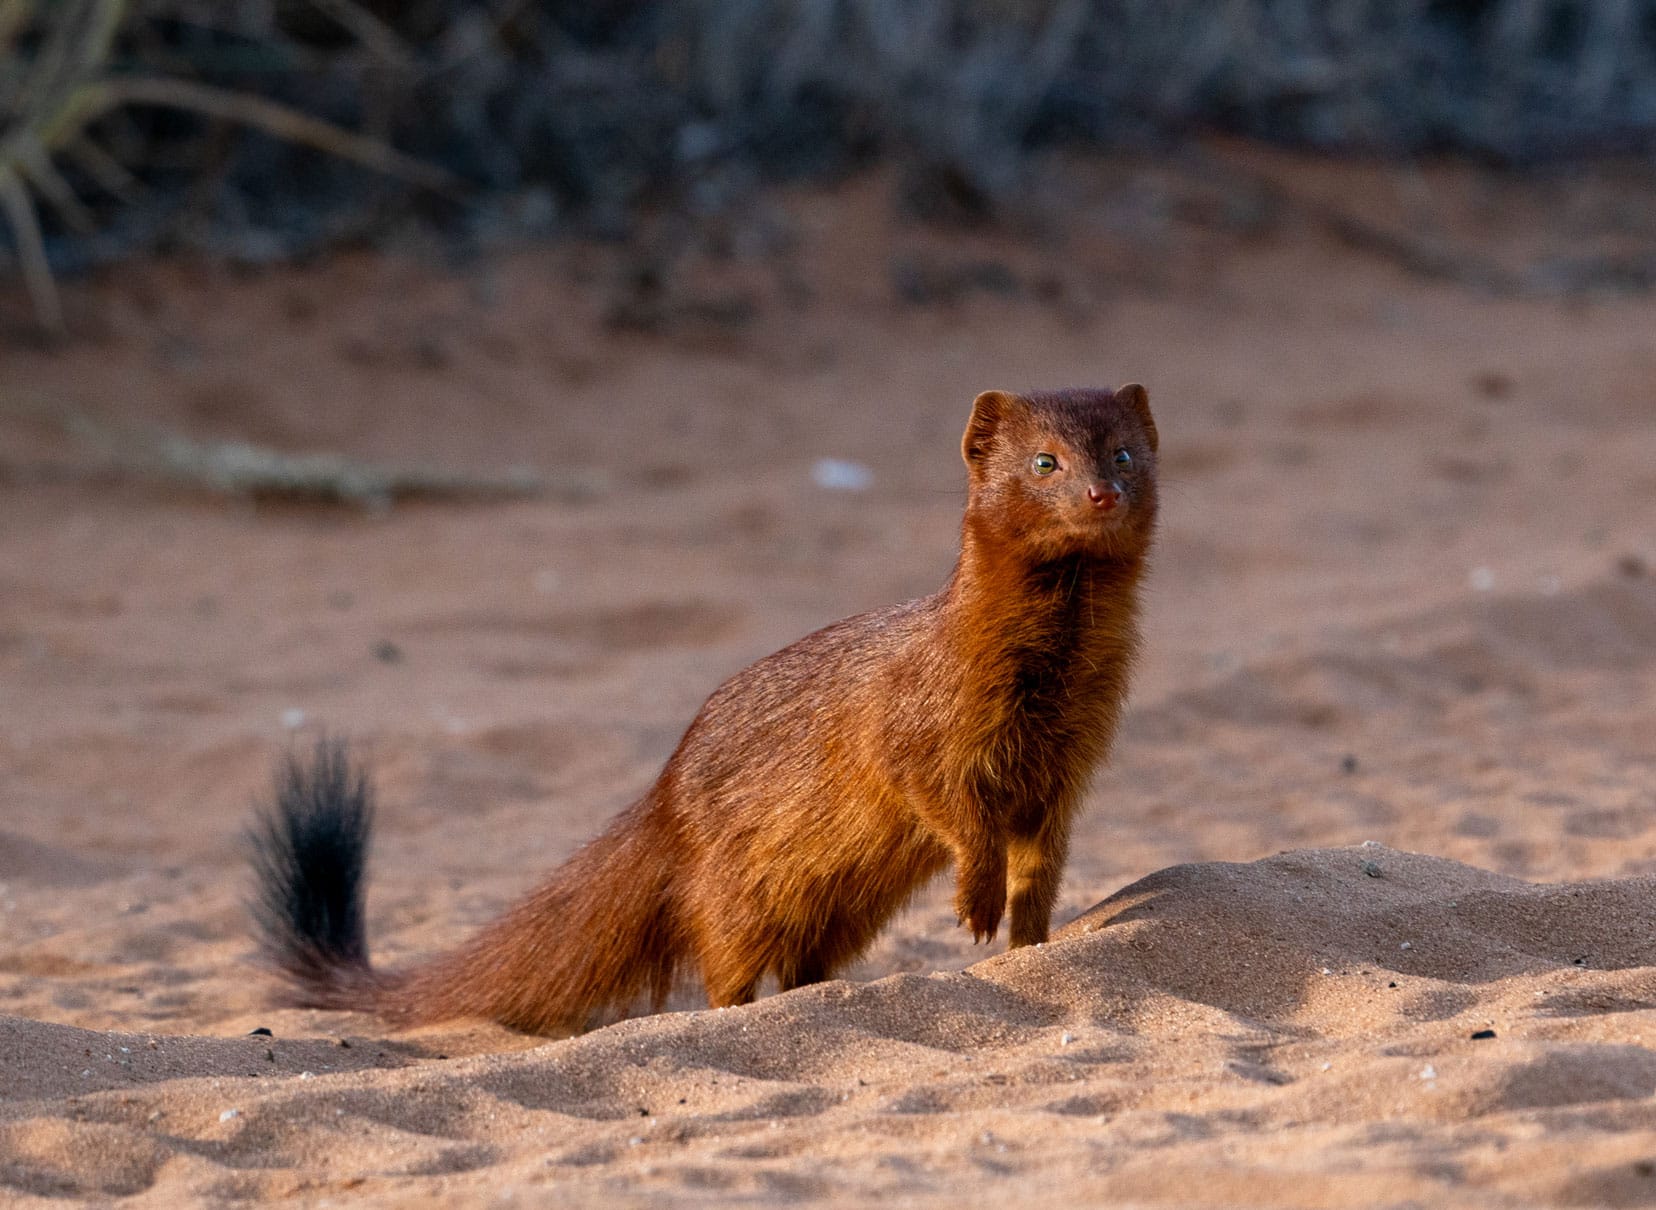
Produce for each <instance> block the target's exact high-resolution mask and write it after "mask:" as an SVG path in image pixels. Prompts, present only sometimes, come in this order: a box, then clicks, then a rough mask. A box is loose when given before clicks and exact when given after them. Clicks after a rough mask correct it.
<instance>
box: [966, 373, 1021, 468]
mask: <svg viewBox="0 0 1656 1210" xmlns="http://www.w3.org/2000/svg"><path fill="white" fill-rule="evenodd" d="M1012 398H1013V397H1012V393H1011V392H1010V391H985V392H983V394H981V395H979V396H978V397H977V398H976V399H974V400H972V418H971V419H970V420H968V421H967V422H966V436H964V437H962V438H961V440H960V456H961V457H962V458H964V459H966V465H967V466H972V465H975V464H976V463H979V462H981V461H983V459H984V458H985V457H986V456H988V453H989V447H990V445H991V444H992V442H993V439H994V436H995V430H996V429H997V428H999V427H1000V423H1001V421H1002V420H1005V419H1006V415H1007V413H1008V412H1010V411H1011V410H1012Z"/></svg>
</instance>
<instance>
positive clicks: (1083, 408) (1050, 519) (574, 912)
mask: <svg viewBox="0 0 1656 1210" xmlns="http://www.w3.org/2000/svg"><path fill="white" fill-rule="evenodd" d="M962 453H963V455H964V457H965V460H966V469H967V482H968V494H967V502H966V511H965V518H964V521H963V523H962V526H961V544H960V558H959V561H958V562H957V564H956V566H955V568H954V571H953V573H952V574H951V575H950V576H949V579H948V581H947V582H946V583H945V584H944V585H943V587H942V588H941V589H940V590H939V591H937V592H936V593H933V594H932V595H931V596H927V597H922V598H921V599H919V600H916V601H910V602H908V603H907V604H903V605H895V606H892V607H890V608H887V609H879V610H875V611H873V612H871V613H864V614H859V615H857V616H856V617H852V618H847V619H845V620H844V621H840V622H835V623H834V624H832V625H830V626H826V627H824V628H823V629H821V630H818V631H816V632H815V633H814V634H811V635H807V636H806V637H805V638H803V639H800V640H799V641H798V642H796V643H794V644H792V645H791V646H788V647H784V648H783V649H782V650H780V651H778V652H776V653H775V654H773V655H769V656H766V657H765V658H763V659H761V660H759V661H758V662H756V663H754V664H753V665H751V666H750V667H748V668H746V669H744V670H743V671H741V672H739V673H737V674H736V675H735V676H733V677H731V678H730V680H728V681H726V682H725V683H724V684H723V685H721V686H720V687H719V688H718V689H716V690H715V691H714V692H713V695H712V696H711V697H709V698H708V699H707V702H706V704H705V705H703V707H702V708H701V711H700V712H699V713H698V714H697V715H696V717H695V719H694V721H693V722H691V724H690V727H689V729H688V730H687V731H686V732H685V734H684V737H683V739H681V740H680V741H679V744H678V747H677V749H676V750H675V751H674V752H673V755H672V756H671V758H670V759H669V760H668V761H667V765H666V767H665V768H664V769H663V770H662V772H661V775H660V777H659V778H658V779H657V780H656V782H655V784H654V785H653V786H652V787H651V788H650V789H649V791H648V792H646V793H645V794H644V796H643V797H642V798H641V799H639V800H638V801H637V802H636V803H634V804H633V805H632V806H630V807H628V808H626V809H625V810H623V811H621V812H620V813H619V814H618V815H617V816H616V818H615V819H614V821H613V822H612V823H611V824H610V826H609V827H608V828H607V829H606V830H605V831H604V832H603V833H602V834H601V835H599V836H598V837H597V839H595V840H593V841H591V842H590V843H588V844H587V845H586V846H585V847H583V848H581V849H580V850H578V851H577V852H576V853H575V855H574V856H572V857H571V858H570V859H569V860H568V861H567V862H565V863H564V864H563V865H562V866H560V867H559V868H558V869H557V870H555V871H554V872H553V873H552V874H551V876H550V877H549V878H548V879H547V880H546V881H545V882H544V883H543V884H542V885H541V886H540V887H539V888H538V889H536V890H534V891H532V892H531V893H529V894H528V895H527V896H525V897H524V898H523V899H522V900H521V901H520V902H518V903H517V904H516V905H515V906H513V907H511V908H509V909H508V910H507V911H506V912H505V913H504V914H503V915H502V916H500V917H499V918H498V919H496V920H495V921H493V922H492V923H490V924H488V925H486V926H484V927H483V929H482V930H481V931H480V932H479V933H477V934H476V935H475V936H474V937H472V938H471V939H470V940H469V941H466V942H464V943H462V944H461V945H460V946H459V947H458V948H456V949H454V950H452V951H450V952H448V953H444V954H440V955H438V956H436V957H434V958H432V959H430V960H428V961H426V962H424V963H423V964H420V965H416V966H414V967H412V968H410V969H406V970H397V971H382V970H379V969H377V968H375V967H373V966H372V965H371V964H370V962H369V958H368V946H367V941H366V935H365V931H364V923H363V921H364V915H363V898H364V889H363V881H364V872H365V869H366V858H367V846H368V833H369V823H370V818H371V793H370V790H369V787H368V785H367V783H366V781H365V780H364V778H363V777H362V775H361V774H360V773H359V772H357V771H356V770H354V769H353V768H352V767H351V765H350V762H349V761H348V759H347V757H346V754H345V752H344V750H343V748H342V747H340V746H338V745H329V744H323V745H321V746H319V748H318V752H317V755H316V757H315V758H314V760H312V761H311V762H309V763H306V762H302V761H298V760H294V759H290V760H289V762H288V763H287V765H286V767H285V769H284V770H283V772H282V774H281V775H280V777H279V778H278V783H277V793H276V799H275V802H274V803H273V804H272V805H271V807H269V808H268V809H266V810H265V811H263V812H262V813H261V815H260V817H259V819H258V822H257V824H256V825H255V828H254V832H253V838H254V841H255V870H256V875H257V887H256V895H255V910H256V918H257V923H258V926H259V932H260V935H261V941H262V946H263V951H264V954H265V956H266V958H267V960H268V961H269V962H270V963H271V964H272V965H273V966H274V967H275V968H276V969H277V970H278V971H279V972H280V973H282V974H283V975H284V976H285V977H286V980H287V982H288V985H289V989H290V992H291V996H290V998H289V1002H290V1003H295V1004H299V1005H308V1006H314V1007H321V1008H342V1009H358V1010H365V1011H370V1012H374V1013H378V1014H381V1015H382V1016H384V1017H385V1018H387V1019H388V1020H389V1021H391V1022H392V1023H394V1024H398V1025H413V1024H419V1023H424V1022H431V1021H437V1020H443V1019H446V1018H452V1017H462V1016H477V1017H487V1018H492V1019H494V1020H496V1021H499V1022H501V1023H503V1024H505V1025H508V1026H511V1027H513V1028H516V1029H520V1030H524V1031H528V1032H532V1033H551V1032H568V1031H571V1030H578V1029H582V1028H586V1027H587V1026H589V1025H590V1024H592V1023H593V1022H594V1021H596V1020H599V1019H602V1018H604V1017H606V1016H609V1015H613V1014H617V1013H620V1012H625V1011H627V1010H629V1009H630V1008H632V1007H634V1006H635V1005H638V1004H640V1003H641V1002H642V1001H643V1000H644V998H645V997H648V1000H649V1003H650V1004H651V1005H652V1006H653V1007H654V1009H655V1010H657V1011H659V1010H660V1008H661V1007H662V1005H663V1004H664V1003H665V1000H666V997H667V995H668V992H669V990H670V988H671V987H672V985H673V983H674V981H675V978H676V977H677V976H679V975H681V974H687V973H689V972H690V971H694V972H696V973H699V975H700V977H701V980H702V982H703V984H704V985H705V988H706V991H707V998H708V1001H709V1002H710V1003H711V1004H714V1005H734V1004H742V1003H745V1002H747V1001H748V1000H751V999H752V998H753V997H754V995H755V994H756V991H757V989H758V986H759V983H760V980H761V979H763V978H764V977H765V976H766V975H767V974H771V975H774V976H775V977H776V979H777V981H778V982H779V984H780V985H781V987H782V988H783V989H784V990H786V989H789V988H795V987H799V986H801V985H803V984H807V983H812V982H815V981H818V980H822V979H826V978H828V977H830V976H831V975H833V974H834V972H836V971H838V970H840V969H841V968H843V967H844V966H845V965H846V963H848V962H850V961H851V960H853V959H854V958H855V957H856V956H857V955H858V954H860V953H861V952H862V951H863V950H864V949H865V948H866V947H867V946H868V944H869V943H870V942H871V941H872V940H873V939H874V937H875V935H876V934H877V933H878V931H879V930H880V928H881V927H882V926H883V925H884V924H885V922H886V921H887V920H888V919H889V918H890V917H891V915H892V914H893V913H894V912H895V911H896V910H897V909H898V908H899V907H901V906H902V905H903V903H904V902H906V901H907V900H908V899H909V897H910V896H911V895H912V894H913V893H914V892H915V891H916V890H917V889H918V888H919V887H921V886H922V885H923V884H925V883H926V882H927V881H928V880H929V879H931V878H932V877H933V876H934V875H936V874H937V873H938V872H939V871H941V870H942V869H943V868H944V867H945V866H947V865H948V864H950V863H951V862H952V863H953V865H954V868H955V872H956V893H955V900H954V903H955V909H956V911H957V912H958V913H959V916H960V919H961V921H962V922H963V923H964V924H965V926H966V927H967V928H969V929H971V931H972V935H973V937H974V939H975V940H980V941H981V940H989V939H992V938H993V937H994V936H995V933H996V930H997V929H998V927H999V925H1000V923H1001V918H1002V915H1003V914H1006V915H1008V916H1009V917H1010V941H1011V944H1012V945H1014V946H1019V945H1028V944H1031V943H1033V942H1038V941H1043V940H1045V939H1046V936H1047V929H1048V926H1049V924H1050V921H1051V917H1052V910H1053V905H1054V902H1055V900H1056V898H1057V893H1058V886H1059V882H1060V879H1061V878H1062V875H1063V868H1064V862H1065V859H1066V857H1067V855H1068V850H1069V837H1070V825H1071V821H1072V819H1073V817H1074V814H1075V811H1076V807H1077V804H1078V803H1079V800H1080V797H1081V794H1082V791H1083V790H1084V788H1085V784H1086V781H1087V779H1088V777H1089V776H1090V775H1091V773H1092V771H1093V769H1094V767H1095V766H1096V765H1097V764H1098V762H1099V761H1100V760H1102V759H1103V758H1104V757H1105V756H1106V754H1107V753H1108V750H1109V747H1110V743H1111V740H1112V738H1113V736H1114V733H1115V730H1116V724H1117V720H1118V718H1119V716H1120V712H1121V708H1122V703H1123V699H1124V697H1125V695H1126V691H1127V682H1128V675H1129V672H1130V670H1131V666H1132V663H1133V658H1134V652H1135V649H1136V647H1137V644H1138V630H1137V625H1136V617H1137V612H1138V589H1139V582H1140V579H1141V577H1142V575H1143V572H1144V568H1145V559H1146V555H1147V553H1148V551H1149V547H1150V543H1151V536H1152V532H1153V530H1154V527H1155V519H1156V454H1157V436H1156V426H1155V422H1154V420H1153V419H1152V418H1151V414H1150V406H1149V400H1148V397H1147V396H1146V394H1145V391H1144V388H1143V387H1141V386H1138V385H1137V384H1133V385H1129V386H1124V387H1122V388H1120V389H1119V390H1115V391H1109V390H1070V391H1059V392H1044V393H1031V394H1013V393H1010V392H1004V391H986V392H984V393H983V394H981V395H979V396H978V397H977V399H976V400H975V401H974V403H973V405H972V414H971V419H970V420H969V422H968V424H967V427H966V434H965V438H964V440H963V442H962Z"/></svg>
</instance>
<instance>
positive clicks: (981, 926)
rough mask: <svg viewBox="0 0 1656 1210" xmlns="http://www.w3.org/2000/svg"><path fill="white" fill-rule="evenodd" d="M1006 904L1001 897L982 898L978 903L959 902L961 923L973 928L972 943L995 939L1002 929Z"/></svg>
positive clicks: (957, 906) (958, 908) (958, 910)
mask: <svg viewBox="0 0 1656 1210" xmlns="http://www.w3.org/2000/svg"><path fill="white" fill-rule="evenodd" d="M1004 906H1005V905H1004V904H1002V903H1001V902H1000V901H999V899H982V900H980V901H979V902H978V903H976V904H967V903H957V904H956V905H955V910H956V911H957V912H958V913H959V920H960V923H961V924H963V925H965V926H966V927H967V928H969V929H971V930H972V944H973V945H978V944H982V943H983V942H987V941H993V940H994V939H995V933H996V932H997V931H998V930H999V929H1000V921H1001V910H1002V908H1003V907H1004Z"/></svg>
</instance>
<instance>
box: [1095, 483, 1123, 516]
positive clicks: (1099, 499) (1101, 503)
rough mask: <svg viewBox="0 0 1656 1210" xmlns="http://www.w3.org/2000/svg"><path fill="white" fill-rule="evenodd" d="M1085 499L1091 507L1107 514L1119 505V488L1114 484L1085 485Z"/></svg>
mask: <svg viewBox="0 0 1656 1210" xmlns="http://www.w3.org/2000/svg"><path fill="white" fill-rule="evenodd" d="M1087 499H1089V500H1091V501H1092V502H1093V507H1094V508H1096V509H1099V510H1100V511H1102V512H1109V511H1110V510H1111V509H1112V508H1114V507H1115V506H1116V505H1118V504H1120V503H1121V488H1119V487H1117V486H1116V485H1115V484H1114V483H1089V484H1087Z"/></svg>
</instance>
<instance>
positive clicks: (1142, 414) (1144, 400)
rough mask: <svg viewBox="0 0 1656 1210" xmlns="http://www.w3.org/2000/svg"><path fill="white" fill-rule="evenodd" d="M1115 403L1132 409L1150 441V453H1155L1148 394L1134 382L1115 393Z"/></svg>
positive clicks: (1153, 426) (1154, 436)
mask: <svg viewBox="0 0 1656 1210" xmlns="http://www.w3.org/2000/svg"><path fill="white" fill-rule="evenodd" d="M1115 398H1116V402H1117V403H1119V404H1123V405H1125V406H1126V407H1130V408H1132V409H1133V412H1134V414H1135V415H1137V416H1138V418H1139V423H1140V424H1142V425H1143V426H1144V435H1145V436H1146V437H1148V438H1149V439H1150V452H1151V453H1152V454H1153V453H1155V452H1156V421H1155V418H1154V417H1153V416H1151V415H1150V392H1149V391H1147V390H1145V389H1144V388H1143V387H1142V386H1140V385H1139V384H1138V383H1136V382H1129V383H1128V384H1127V385H1126V386H1124V387H1122V388H1120V389H1119V390H1117V391H1116V393H1115Z"/></svg>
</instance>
